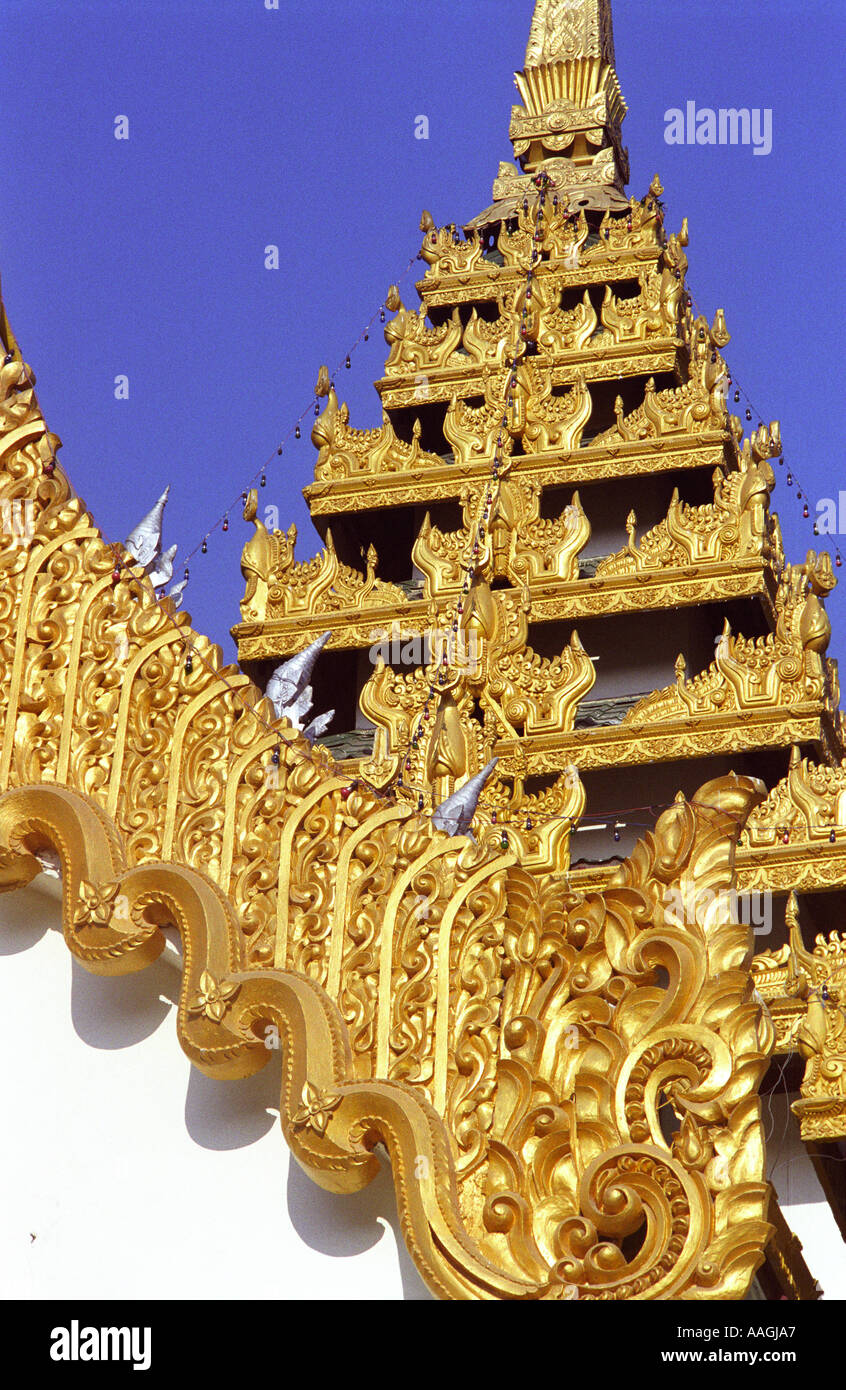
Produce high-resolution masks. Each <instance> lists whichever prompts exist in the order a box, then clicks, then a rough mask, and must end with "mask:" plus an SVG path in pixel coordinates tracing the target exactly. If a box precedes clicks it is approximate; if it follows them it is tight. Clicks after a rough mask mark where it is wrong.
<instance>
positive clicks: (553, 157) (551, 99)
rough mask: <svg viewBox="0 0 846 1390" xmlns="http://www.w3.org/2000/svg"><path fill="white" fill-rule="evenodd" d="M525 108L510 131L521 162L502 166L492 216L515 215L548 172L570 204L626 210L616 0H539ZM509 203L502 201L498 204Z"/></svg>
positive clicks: (518, 77)
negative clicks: (533, 183)
mask: <svg viewBox="0 0 846 1390" xmlns="http://www.w3.org/2000/svg"><path fill="white" fill-rule="evenodd" d="M515 82H516V84H517V90H518V92H519V93H520V97H521V102H522V104H521V105H520V106H514V107H512V109H511V126H510V129H509V135H510V138H511V143H512V145H513V146H514V153H515V154H516V156H517V158H518V160H519V167H518V166H516V165H513V164H501V165H500V169H499V177H498V178H497V180H496V182H495V184H494V190H493V193H494V199H495V207H494V208H493V209H488V210H487V213H485V214H482V215H481V216H480V217H479V218H476V219H474V221H475V222H481V221H483V220H484V219H485V218H486V217H489V218H490V219H491V220H493V217H492V216H491V214H493V213H496V214H497V215H498V217H500V218H501V217H502V216H508V215H510V212H509V206H505V204H508V205H510V204H512V203H513V204H514V206H516V205H517V203H519V202H522V201H523V199H524V197H525V196H526V195H527V192H530V187H529V185H530V183H531V179H532V178H534V177H536V176H537V174H538V173H539V172H541V171H544V172H546V173H547V174H548V175H549V177H550V179H551V180H552V182H553V185H554V187H555V192H556V194H557V195H558V198H559V201H563V202H564V204H565V206H566V205H568V204H570V205H572V207H573V208H574V209H575V208H576V207H585V206H591V207H595V208H599V209H607V208H612V207H620V208H622V207H625V206H626V199H625V196H624V194H623V187H624V185H625V184H626V183H627V182H628V177H629V167H628V163H629V162H628V154H627V151H626V150H625V149H624V148H623V145H622V141H621V134H620V127H621V124H622V121H623V118H624V116H625V114H626V103H625V102H624V101H623V97H622V94H621V92H620V86H619V83H618V81H617V74H616V72H615V70H614V31H613V27H612V22H611V0H536V4H535V11H534V17H533V19H532V26H531V30H530V32H529V42H528V46H527V48H526V65H525V67H524V68H523V71H522V72H518V73H516V74H515ZM499 204H503V206H501V207H500V206H497V205H499Z"/></svg>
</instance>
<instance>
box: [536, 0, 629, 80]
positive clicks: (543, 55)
mask: <svg viewBox="0 0 846 1390" xmlns="http://www.w3.org/2000/svg"><path fill="white" fill-rule="evenodd" d="M567 58H602V59H604V61H605V62H606V63H610V64H611V66H612V67H613V66H614V31H613V26H612V22H611V0H537V3H536V5H535V14H534V18H533V19H532V27H531V30H530V32H529V43H528V47H527V48H526V66H527V67H538V66H539V65H540V64H542V63H554V62H556V61H557V60H564V59H567Z"/></svg>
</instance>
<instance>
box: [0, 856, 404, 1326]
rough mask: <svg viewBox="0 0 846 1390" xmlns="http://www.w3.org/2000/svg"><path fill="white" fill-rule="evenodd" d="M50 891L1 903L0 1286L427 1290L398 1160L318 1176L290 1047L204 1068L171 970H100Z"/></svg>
mask: <svg viewBox="0 0 846 1390" xmlns="http://www.w3.org/2000/svg"><path fill="white" fill-rule="evenodd" d="M45 884H50V881H49V880H46V879H45V877H44V876H43V875H42V876H41V878H40V879H38V880H36V885H33V886H31V887H30V888H28V889H25V890H21V891H19V892H17V893H11V894H3V895H2V896H0V1047H2V1057H3V1062H2V1072H0V1076H2V1081H0V1095H2V1133H3V1142H2V1144H1V1145H0V1184H2V1187H1V1188H0V1190H2V1193H3V1197H2V1200H0V1296H2V1297H4V1298H79V1299H86V1298H128V1299H133V1298H162V1299H179V1298H189V1297H190V1298H214V1299H220V1298H237V1299H245V1298H247V1299H249V1298H255V1299H267V1298H273V1299H275V1298H281V1299H321V1300H322V1299H346V1298H354V1299H379V1300H382V1299H402V1298H410V1299H421V1298H422V1299H427V1298H429V1297H430V1295H429V1293H428V1291H427V1290H426V1288H425V1286H424V1284H423V1283H422V1281H421V1279H420V1276H419V1275H418V1274H417V1271H416V1270H415V1268H414V1266H413V1264H412V1262H411V1259H410V1257H409V1256H408V1254H407V1253H406V1251H405V1247H404V1245H403V1243H402V1238H401V1236H400V1234H399V1225H398V1219H397V1213H396V1204H395V1201H394V1195H393V1187H392V1183H391V1177H390V1172H389V1171H388V1169H387V1167H386V1168H385V1170H384V1171H383V1173H382V1174H381V1175H380V1176H379V1177H378V1178H377V1179H376V1180H375V1181H374V1182H373V1183H371V1184H370V1186H369V1187H368V1188H366V1189H365V1190H364V1191H363V1192H360V1193H357V1194H355V1195H352V1196H349V1197H344V1196H337V1195H333V1194H331V1193H328V1192H324V1191H323V1190H322V1189H321V1188H318V1187H317V1186H316V1185H315V1184H314V1183H313V1182H311V1181H310V1179H308V1178H307V1177H306V1176H305V1174H304V1173H303V1172H302V1170H301V1169H300V1168H299V1167H298V1165H297V1164H296V1163H295V1162H294V1160H293V1159H292V1158H291V1156H290V1153H289V1150H288V1148H287V1145H286V1144H285V1141H284V1139H283V1138H282V1134H281V1131H280V1128H279V1118H278V1109H277V1107H278V1074H279V1062H278V1060H277V1059H278V1054H275V1056H274V1058H272V1059H271V1061H270V1063H269V1064H268V1066H267V1067H265V1068H264V1070H263V1071H262V1072H260V1073H259V1074H258V1075H257V1076H255V1077H252V1078H250V1079H247V1080H245V1081H214V1080H211V1079H209V1078H207V1077H205V1076H203V1075H202V1074H201V1073H200V1072H199V1071H197V1070H196V1068H194V1067H192V1066H191V1064H190V1062H189V1061H188V1059H187V1057H186V1056H185V1055H184V1053H183V1052H182V1050H181V1048H180V1047H179V1044H178V1042H177V1038H176V1020H175V1015H176V1000H177V998H178V993H177V991H178V985H179V975H178V973H177V970H176V969H175V968H174V965H173V964H172V963H168V962H167V961H166V960H165V959H160V960H159V961H157V962H156V963H155V964H154V965H153V966H151V967H150V968H149V969H148V970H145V971H142V972H140V973H139V974H135V975H129V976H124V977H123V978H120V979H105V978H102V977H99V976H96V975H90V974H89V973H88V972H87V971H85V970H84V969H83V968H82V967H81V966H80V965H78V964H77V963H76V962H75V961H74V960H73V959H72V957H71V955H70V952H69V951H68V949H67V947H66V945H65V943H64V941H63V939H62V936H61V931H60V927H59V921H60V903H59V901H58V891H59V885H58V883H56V882H55V880H54V881H53V882H52V884H50V889H51V890H52V891H51V892H50V896H48V895H47V894H46V893H45V891H44V885H45ZM50 889H48V891H50Z"/></svg>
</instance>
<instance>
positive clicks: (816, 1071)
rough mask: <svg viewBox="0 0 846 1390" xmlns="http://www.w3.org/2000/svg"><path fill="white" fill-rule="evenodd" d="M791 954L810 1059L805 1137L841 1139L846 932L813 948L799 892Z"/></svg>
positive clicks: (798, 1111)
mask: <svg viewBox="0 0 846 1390" xmlns="http://www.w3.org/2000/svg"><path fill="white" fill-rule="evenodd" d="M787 922H788V926H789V928H790V956H789V962H788V977H787V988H786V993H787V994H788V995H791V994H794V995H798V996H799V998H800V999H802V1000H804V1001H805V1004H806V1013H805V1017H804V1020H803V1021H802V1023H801V1024H800V1026H799V1028H798V1030H797V1032H796V1035H795V1040H796V1047H797V1048H798V1050H799V1052H800V1053H801V1054H802V1056H803V1057H805V1058H806V1059H807V1063H808V1064H807V1067H806V1068H805V1076H804V1079H803V1081H802V1087H801V1094H800V1099H799V1100H797V1101H795V1102H794V1104H793V1106H792V1109H793V1113H794V1114H795V1115H797V1116H798V1117H799V1120H800V1125H801V1133H802V1138H803V1139H804V1140H806V1141H807V1140H809V1139H839V1138H842V1137H843V1135H844V1134H846V1012H844V1006H846V934H844V935H840V934H839V933H838V932H832V933H831V935H830V936H829V937H828V938H827V939H826V938H825V937H823V936H821V935H820V936H817V938H816V943H815V945H814V949H813V951H807V950H806V949H805V947H804V945H803V943H802V933H801V930H800V927H799V915H798V908H797V903H796V897H795V894H792V893H791V895H790V900H789V903H788V911H787Z"/></svg>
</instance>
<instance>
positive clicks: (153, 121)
mask: <svg viewBox="0 0 846 1390" xmlns="http://www.w3.org/2000/svg"><path fill="white" fill-rule="evenodd" d="M279 5H280V8H279V10H278V11H273V10H267V9H266V8H265V3H264V0H214V3H210V2H209V0H135V3H133V4H132V5H127V4H126V3H125V0H4V5H3V11H4V25H3V28H4V34H3V40H4V60H5V61H4V63H3V69H4V72H3V92H4V100H3V108H4V134H5V140H4V149H5V158H4V165H5V171H4V172H5V177H4V179H3V195H2V199H0V274H2V280H3V290H4V297H5V300H6V306H7V310H8V313H9V317H10V320H11V322H12V325H13V327H14V329H15V332H16V334H17V336H18V338H19V340H20V343H21V346H22V349H23V352H24V356H25V357H26V359H27V360H28V361H29V362H31V363H32V365H33V367H34V368H35V371H36V374H37V377H38V393H39V398H40V400H41V404H42V407H43V409H44V412H45V415H46V417H47V420H48V423H49V426H50V428H51V429H53V430H55V431H56V432H57V433H58V434H59V435H61V437H62V439H63V441H64V448H63V451H62V454H61V458H62V461H63V464H64V466H65V467H66V468H67V469H68V471H69V472H70V475H71V477H72V480H73V482H74V485H75V487H76V489H77V491H78V492H79V493H80V494H81V496H82V497H84V498H85V500H86V502H87V504H88V506H89V508H90V509H91V511H92V512H93V514H94V516H95V518H96V520H97V522H98V524H99V525H100V526H101V527H102V529H103V530H104V532H105V534H106V535H107V537H108V538H109V539H119V538H122V537H123V536H125V535H126V534H127V532H128V531H129V530H130V529H131V527H132V526H133V525H134V524H135V523H136V522H137V520H138V519H139V517H140V516H141V514H142V513H143V512H144V511H146V510H147V509H148V507H149V506H150V505H151V504H152V502H153V501H154V500H155V498H156V497H157V495H158V494H159V493H160V492H161V491H162V489H163V487H164V485H165V483H167V482H170V483H171V484H172V492H171V502H170V505H169V507H168V514H167V522H166V531H165V540H166V542H167V543H169V542H171V541H173V540H179V542H180V543H181V546H182V547H183V549H184V550H185V551H187V550H190V549H193V547H194V546H195V545H197V544H198V543H199V542H200V540H201V539H202V537H203V535H204V534H205V533H206V532H207V531H208V530H209V529H210V528H211V527H213V526H214V525H215V523H216V522H217V521H218V519H219V517H220V516H221V515H222V513H223V512H224V510H225V508H226V507H227V506H228V505H231V504H232V503H233V502H234V503H235V504H236V505H235V507H234V510H233V511H232V514H231V522H230V528H229V531H228V533H227V534H225V535H224V534H222V532H221V531H220V529H218V530H217V531H216V532H215V533H214V534H213V535H212V537H211V539H210V542H209V552H208V554H207V555H206V556H202V557H201V556H197V558H196V559H195V560H194V561H193V562H192V567H191V572H192V580H191V584H190V586H189V591H188V597H187V602H186V607H187V609H188V611H189V612H190V613H191V614H192V617H193V620H194V623H195V625H196V626H197V627H198V628H200V629H201V630H202V631H205V632H207V633H208V634H209V635H210V636H212V637H213V638H214V639H215V640H216V641H218V642H220V643H221V645H222V646H223V648H224V651H225V652H226V653H227V655H228V656H230V657H232V656H234V647H233V644H232V642H231V639H230V638H229V635H228V634H229V628H230V626H231V625H232V624H233V623H234V622H236V621H237V619H238V616H239V613H238V601H239V599H240V597H241V596H242V592H243V583H242V579H241V574H240V570H239V556H240V551H241V548H242V545H243V543H244V541H245V540H246V538H247V536H248V535H249V534H250V532H251V528H249V527H248V526H247V525H246V524H245V523H244V522H243V521H242V520H241V518H240V513H239V508H238V505H237V503H238V498H239V494H240V492H241V489H242V487H243V486H244V485H245V484H246V481H247V479H248V478H249V477H250V476H251V475H252V474H253V473H254V472H255V470H256V469H257V468H259V467H260V465H261V463H262V461H263V460H264V459H266V458H267V457H268V455H270V454H271V453H272V452H273V450H274V449H275V446H276V445H277V443H278V442H279V440H280V439H281V438H282V437H283V436H284V435H285V434H287V433H288V431H289V430H290V429H291V428H292V426H293V423H294V421H295V419H296V417H297V416H298V415H299V414H300V413H301V411H302V410H304V409H307V408H308V407H309V404H310V401H311V398H312V391H313V386H314V382H315V380H316V377H317V371H318V367H319V366H320V364H321V363H322V362H327V363H328V364H329V366H330V369H332V370H334V368H335V367H336V366H337V365H338V364H339V363H341V362H343V359H344V357H345V355H346V353H347V351H348V349H349V348H350V346H351V344H352V343H353V342H354V341H355V339H356V338H357V337H358V336H359V333H360V331H361V329H362V327H363V326H364V324H365V323H366V321H367V320H368V319H369V318H370V316H371V314H373V313H374V311H376V312H377V311H378V308H379V304H380V301H381V300H382V299H383V298H384V296H385V293H386V291H387V288H388V286H389V285H390V284H391V283H392V282H393V281H395V280H397V279H398V277H399V276H400V275H401V273H402V271H403V270H404V268H405V266H406V264H407V262H408V260H409V258H410V257H411V256H412V255H414V254H415V253H416V251H417V250H418V248H419V244H420V233H419V231H418V223H419V217H420V212H421V210H422V208H424V207H427V208H429V209H430V210H431V211H432V213H433V215H434V217H435V219H436V221H437V222H439V223H445V222H450V221H455V222H461V221H462V220H464V219H465V218H467V217H470V216H472V215H473V214H474V213H476V212H478V211H480V210H481V209H482V208H483V207H486V206H487V205H488V204H489V202H490V192H491V183H492V181H493V178H494V176H495V174H496V172H497V165H498V163H499V161H500V160H501V159H509V158H511V155H512V152H511V147H510V145H509V143H508V138H507V132H508V119H509V111H510V106H511V103H512V100H513V86H512V73H513V71H514V69H515V68H517V67H520V66H522V59H523V54H524V51H525V43H526V38H527V35H528V29H529V24H530V20H531V14H532V8H533V5H532V0H483V3H480V0H475V3H470V0H322V3H320V4H319V5H316V4H314V3H294V0H279ZM614 23H615V40H616V47H617V68H618V72H619V76H620V81H621V85H622V89H623V93H624V96H625V97H626V100H627V102H628V105H629V115H628V118H627V120H626V122H625V126H624V137H625V140H626V143H627V144H628V147H629V152H630V156H631V162H632V180H631V183H630V186H629V191H630V192H631V193H634V194H637V195H638V196H640V195H642V194H643V192H644V191H645V190H646V187H647V185H648V183H649V181H650V179H651V178H652V176H653V174H654V173H655V172H656V171H657V172H659V173H660V175H661V178H662V180H663V183H664V186H665V190H666V191H665V195H664V198H665V202H666V207H667V224H668V227H669V228H670V229H673V228H677V227H678V226H679V225H680V223H681V219H682V217H683V216H685V215H687V216H688V218H689V221H690V234H691V244H690V247H689V248H688V257H689V260H690V287H691V290H692V292H693V294H694V296H695V298H696V300H697V302H698V304H699V305H700V306H701V308H702V309H703V310H704V311H706V312H707V313H708V314H709V315H711V314H712V313H713V311H714V310H715V309H716V308H717V307H718V306H721V307H723V308H724V309H725V311H726V318H727V321H728V327H729V330H730V331H731V333H732V342H731V344H730V345H729V347H728V349H727V350H726V357H727V360H728V362H729V366H730V368H731V370H732V371H733V373H734V375H735V377H736V378H737V379H738V381H739V382H740V384H741V385H742V387H743V388H744V390H745V391H746V392H747V393H748V395H749V396H750V397H751V399H752V401H753V402H754V404H755V408H756V415H757V414H760V416H761V417H762V418H764V419H766V420H770V419H773V418H777V419H779V420H780V421H781V424H782V436H783V439H784V444H785V456H786V458H787V459H788V461H789V463H790V465H791V466H792V469H793V471H794V473H796V474H797V476H798V477H799V478H800V479H801V482H802V484H803V486H804V487H805V488H806V489H807V491H808V493H809V494H810V497H811V514H812V518H813V514H814V510H815V502H816V499H817V498H819V497H833V498H836V497H837V495H838V492H839V490H840V489H841V488H842V489H844V509H843V510H844V522H846V470H844V452H845V450H846V408H845V407H844V391H843V386H842V381H841V375H842V370H843V369H842V363H843V357H844V345H845V344H844V339H846V330H844V308H846V302H845V301H846V292H844V284H843V275H842V265H843V259H844V249H846V214H844V211H843V199H842V192H841V187H840V184H841V181H842V178H843V174H842V170H841V159H840V152H841V147H842V143H843V133H844V129H846V121H844V95H843V83H842V76H841V61H842V59H841V55H842V53H843V51H844V47H846V8H842V7H835V6H832V5H831V4H829V3H827V0H826V3H823V0H768V3H766V4H762V3H761V0H731V2H729V0H712V3H710V4H709V5H708V6H704V5H702V4H701V3H693V0H683V2H682V3H670V0H626V2H625V3H623V0H617V3H616V4H615V6H614ZM690 100H693V101H695V102H696V103H697V105H698V106H699V107H703V106H708V107H711V108H719V107H720V106H734V107H740V106H745V107H749V108H761V109H764V108H769V109H771V110H772V113H773V115H772V122H773V150H772V153H771V154H770V155H768V156H765V157H761V156H755V155H754V154H753V152H752V150H751V149H750V148H748V147H746V148H744V147H736V148H730V147H729V148H726V147H707V146H675V145H667V144H666V143H665V141H664V126H665V123H664V113H665V111H666V110H667V109H668V108H670V107H684V106H685V104H686V102H688V101H690ZM118 115H125V116H127V117H128V119H129V136H130V138H129V139H128V140H124V141H119V140H116V139H115V138H114V123H115V118H116V117H117V116H118ZM419 115H425V116H426V117H427V118H428V120H429V139H428V140H417V139H415V138H414V127H415V119H416V117H417V116H419ZM271 243H277V244H279V245H280V246H281V247H282V248H283V252H284V254H283V263H282V268H281V269H280V270H279V271H269V270H267V269H265V268H264V248H265V246H266V245H268V244H271ZM420 268H421V267H419V266H416V267H415V271H417V272H419V270H420ZM414 278H417V275H416V274H415V273H412V274H411V275H410V276H409V277H408V278H407V279H406V281H405V282H404V285H403V297H404V299H405V301H406V303H408V304H416V302H417V301H416V295H414V292H413V289H412V288H411V286H412V282H413V280H414ZM385 350H386V349H385V344H384V341H383V339H382V337H381V332H380V329H379V325H378V323H377V325H376V331H375V332H374V333H373V334H372V335H371V338H370V341H369V343H367V344H362V345H360V346H359V348H358V349H357V350H356V352H355V353H354V354H353V366H352V369H351V370H350V371H345V370H343V369H342V370H341V372H340V373H339V375H338V387H339V394H340V395H341V396H342V398H346V399H347V400H348V401H349V403H350V409H351V419H352V423H353V424H355V425H358V426H360V427H365V426H370V425H375V424H378V423H379V420H380V412H379V405H378V399H377V397H376V393H375V391H374V390H373V387H372V384H371V383H372V381H373V379H374V377H376V376H378V375H381V364H382V361H383V360H384V355H385ZM119 374H126V375H128V377H129V399H128V400H116V399H115V394H114V393H115V385H114V383H115V377H116V376H118V375H119ZM310 418H311V416H310V415H309V416H307V421H306V426H305V428H304V430H303V436H302V439H301V440H300V441H299V442H298V443H297V442H294V441H293V439H292V440H291V442H290V444H289V445H287V446H286V448H285V451H284V453H283V456H282V459H281V460H278V461H276V462H275V463H274V465H273V467H272V468H271V469H270V471H269V474H268V486H267V488H266V489H265V490H264V492H263V493H262V502H263V504H265V505H268V504H273V505H276V506H278V508H279V514H280V524H284V525H285V526H287V525H288V523H289V522H290V521H291V520H294V521H296V522H297V525H298V529H299V533H300V540H299V545H298V557H299V558H301V559H302V558H307V557H308V556H309V555H311V554H312V553H314V550H315V549H316V548H317V546H318V544H319V542H318V540H317V537H316V534H315V532H314V531H313V529H312V527H311V524H310V521H309V519H308V513H307V510H306V508H305V504H304V503H303V501H302V498H301V496H300V489H301V488H302V487H303V486H304V485H305V484H306V483H307V482H309V481H310V479H311V476H312V470H313V465H314V457H315V451H314V448H313V446H312V445H311V442H310V440H309V433H310V425H309V423H308V421H309V420H310ZM777 471H778V473H779V478H778V485H777V489H776V494H775V499H774V506H775V508H776V509H777V510H778V512H779V514H780V516H781V518H782V524H783V526H784V530H785V535H786V543H787V549H788V553H789V555H790V556H791V558H794V559H798V558H803V557H804V554H805V551H806V550H807V548H808V547H809V546H811V545H813V544H815V543H816V542H815V541H814V537H813V535H812V529H811V528H812V524H813V523H812V519H810V520H808V521H804V520H803V518H802V515H801V503H797V502H796V500H795V496H792V495H791V494H790V493H789V492H788V490H787V488H786V485H785V479H784V474H785V472H786V470H785V469H781V470H777ZM834 540H835V541H837V540H838V538H836V537H835V538H834ZM839 540H840V543H841V544H842V545H843V546H844V548H846V536H844V537H841V538H839ZM840 573H841V574H843V575H846V567H844V569H843V570H842V571H840ZM828 607H829V611H830V613H831V615H832V621H833V624H834V628H835V634H834V639H833V642H832V647H831V653H832V654H833V655H835V656H838V657H840V658H842V657H843V656H846V593H844V592H841V591H839V590H838V591H835V594H834V595H833V596H832V598H831V599H830V600H829V603H828Z"/></svg>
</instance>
